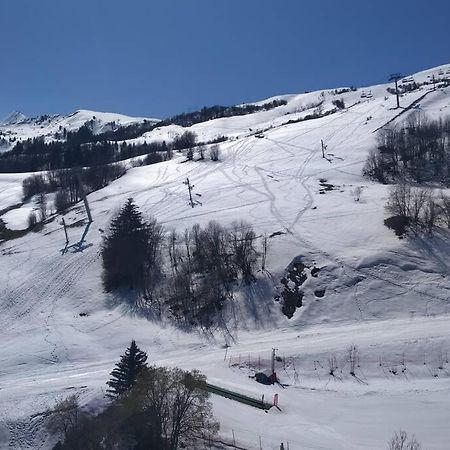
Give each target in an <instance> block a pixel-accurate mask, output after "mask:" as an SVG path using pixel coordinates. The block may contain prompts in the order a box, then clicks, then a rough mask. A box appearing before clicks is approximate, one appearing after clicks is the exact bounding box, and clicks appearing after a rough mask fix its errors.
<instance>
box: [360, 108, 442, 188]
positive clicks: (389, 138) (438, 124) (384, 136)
mask: <svg viewBox="0 0 450 450" xmlns="http://www.w3.org/2000/svg"><path fill="white" fill-rule="evenodd" d="M364 174H365V175H367V176H369V177H371V178H374V179H376V180H378V181H380V182H382V183H389V182H393V181H397V180H403V179H405V180H409V181H412V182H416V183H425V182H438V183H442V184H444V185H446V186H450V118H449V117H447V118H445V119H439V120H429V119H427V117H425V116H424V115H423V114H421V113H413V114H412V115H411V116H409V118H408V120H407V123H406V125H405V126H403V127H396V126H392V127H385V128H382V129H381V130H380V131H379V132H378V134H377V148H376V149H374V150H373V151H372V152H371V153H370V154H369V157H368V159H367V162H366V164H365V167H364Z"/></svg>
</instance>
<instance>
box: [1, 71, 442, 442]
mask: <svg viewBox="0 0 450 450" xmlns="http://www.w3.org/2000/svg"><path fill="white" fill-rule="evenodd" d="M447 70H448V66H443V67H440V68H436V69H433V70H430V71H425V72H422V73H419V74H416V75H414V79H415V80H417V81H420V80H423V81H426V80H427V79H429V78H428V77H429V76H432V74H433V73H434V74H435V75H436V76H439V73H440V72H441V71H443V72H444V74H445V72H446V71H447ZM386 87H387V85H380V86H373V87H369V88H366V89H364V93H365V95H364V96H363V97H362V93H363V90H362V89H358V90H357V91H356V92H352V91H350V92H346V93H343V94H339V95H335V94H333V92H332V91H330V90H328V91H324V94H323V95H322V93H321V92H315V93H309V94H301V95H298V96H289V97H288V98H287V97H286V99H287V100H289V102H288V104H287V105H286V106H282V107H279V108H276V109H274V110H270V111H266V112H260V113H256V114H251V115H248V116H242V117H232V118H226V119H216V120H211V121H208V122H206V123H203V124H196V125H194V126H193V127H191V129H192V130H194V131H195V132H196V133H197V134H198V135H199V137H200V139H202V140H208V139H211V138H214V137H216V136H217V135H221V134H226V135H227V136H229V137H230V138H233V139H231V140H229V141H228V142H226V143H223V144H221V161H220V162H218V163H213V162H211V161H191V162H185V158H184V157H183V156H177V157H176V158H175V159H173V160H172V161H168V162H164V163H161V164H156V165H152V166H145V167H140V168H135V169H132V170H130V171H129V172H128V173H127V174H126V175H125V176H124V177H122V178H120V179H118V180H116V181H115V182H113V183H112V184H111V185H109V186H108V187H106V188H104V189H102V190H101V191H98V192H95V193H93V194H91V195H90V196H89V202H90V204H91V208H92V211H93V216H94V223H93V224H92V226H91V227H90V229H89V230H88V233H87V235H86V239H85V242H83V243H82V245H81V246H79V247H71V248H70V251H69V252H67V253H65V254H62V252H61V249H62V248H63V247H64V234H63V231H62V229H61V227H60V225H59V223H58V222H59V218H56V219H55V220H54V221H53V222H52V223H50V224H48V225H47V226H46V227H45V228H44V230H42V231H41V232H38V233H29V234H27V235H26V236H24V237H23V238H20V239H17V240H14V241H9V242H6V243H4V244H3V245H0V265H1V268H2V270H1V271H0V298H1V300H2V302H1V305H0V308H1V314H0V334H1V340H2V353H1V355H2V356H1V358H2V370H1V373H0V388H1V389H0V448H8V445H9V446H10V447H9V448H20V449H35V448H42V449H45V448H48V446H49V443H50V441H49V440H48V437H46V435H45V433H43V432H42V431H40V430H41V428H40V427H41V425H42V421H43V417H42V416H41V415H40V413H42V411H44V410H45V408H46V407H47V406H48V405H50V404H52V402H53V401H54V400H55V399H56V398H60V397H61V396H66V395H69V394H71V393H73V392H77V393H79V394H80V396H81V400H82V401H83V402H85V403H89V402H93V401H98V399H101V396H102V389H103V388H104V386H105V382H106V380H107V379H108V374H109V372H110V371H111V369H112V366H113V364H114V362H115V361H116V360H117V358H118V356H119V355H120V354H121V353H122V352H123V349H124V348H125V347H126V345H127V344H128V343H129V341H130V339H131V338H134V339H136V340H137V342H138V344H139V345H140V346H141V347H142V348H143V349H145V350H147V351H148V353H149V360H150V361H152V362H154V363H155V364H165V365H174V366H175V365H177V366H180V367H182V368H194V367H195V368H198V369H200V370H202V371H203V372H204V373H205V374H206V375H207V376H208V378H209V379H210V380H211V381H212V382H214V383H216V384H218V385H222V386H224V387H229V388H234V389H237V390H239V391H240V392H243V393H250V394H252V395H255V396H256V397H259V396H261V395H263V394H264V395H265V397H266V399H269V398H271V396H272V395H273V394H274V393H278V394H279V395H280V407H281V409H282V411H281V412H278V411H275V410H271V411H270V412H269V413H268V414H265V413H264V412H261V411H259V410H254V409H252V408H250V407H247V406H244V405H240V404H236V403H234V402H232V401H230V400H226V399H222V398H217V397H213V399H212V400H213V402H214V410H215V414H216V415H217V417H218V419H219V420H220V421H221V426H222V431H221V433H222V436H223V438H224V439H228V440H230V439H231V438H232V430H233V431H234V434H235V437H236V440H237V441H238V442H239V444H240V445H242V446H243V447H245V448H249V449H259V438H260V437H261V442H262V448H264V449H279V445H280V442H282V441H284V443H285V444H286V442H287V441H289V444H290V448H291V449H342V450H344V449H346V450H348V449H350V450H353V449H354V450H357V449H370V450H372V449H373V450H375V449H382V448H386V442H387V440H388V439H389V437H390V436H391V435H392V433H393V431H395V430H398V429H400V428H402V429H406V430H407V431H410V432H414V433H415V434H416V435H417V437H418V439H419V440H420V441H422V442H423V444H424V448H427V449H432V450H438V449H439V450H444V449H447V448H448V442H449V440H450V429H449V427H448V423H449V421H450V408H449V406H450V405H449V403H450V401H449V398H450V377H449V375H450V365H449V363H448V361H447V359H448V358H447V357H448V353H449V352H450V302H449V298H450V296H449V290H450V282H449V279H448V277H449V274H450V271H449V268H450V256H449V255H450V252H449V250H450V248H449V247H450V246H449V237H450V236H449V234H448V233H446V232H445V231H443V232H442V233H440V234H438V235H437V236H436V237H434V238H432V239H431V238H424V237H421V238H417V239H416V240H411V241H409V240H398V239H397V238H396V237H395V235H394V234H393V233H392V232H391V231H389V230H388V229H387V228H385V227H384V225H383V219H384V217H385V212H384V204H385V201H386V197H387V187H386V186H382V185H378V184H376V183H372V182H370V181H368V180H366V179H363V178H362V176H361V169H362V166H363V164H364V162H365V159H366V156H367V153H368V151H369V150H370V149H371V148H372V147H373V146H374V144H375V134H374V131H375V130H376V129H378V128H379V127H380V126H382V125H384V124H385V123H387V122H389V121H390V120H394V121H397V122H401V121H403V120H404V119H406V117H407V113H405V114H402V115H400V116H399V117H397V115H398V114H399V111H398V110H395V109H393V107H394V106H395V98H394V97H393V96H392V95H390V94H388V93H387V92H386ZM429 89H430V86H424V87H423V88H422V89H421V90H419V91H416V92H412V93H409V94H405V95H404V96H402V98H401V103H402V106H404V107H407V106H409V105H411V104H413V103H414V102H416V101H417V100H418V99H420V98H421V97H422V96H424V94H426V96H425V97H424V98H423V99H422V100H420V101H419V103H418V104H417V103H416V104H415V106H416V107H417V108H420V109H421V110H422V111H424V112H425V113H426V114H427V115H430V116H432V117H438V116H441V115H444V114H447V111H448V110H449V109H448V108H449V105H450V88H444V89H437V90H436V91H431V90H429ZM368 94H370V95H368ZM336 98H342V99H343V100H344V101H345V105H346V108H345V109H343V110H337V111H335V112H333V113H332V114H329V115H327V116H325V117H323V118H319V119H314V120H306V121H299V122H297V123H290V124H287V122H288V121H289V120H291V119H300V118H301V117H304V116H305V115H307V114H308V113H310V112H311V111H310V110H308V109H305V108H307V107H308V105H311V104H312V103H315V102H317V101H319V100H320V101H322V100H323V111H327V110H330V111H331V110H332V109H333V103H332V101H333V100H334V99H336ZM250 129H251V130H250ZM184 130H185V129H182V128H181V127H174V126H171V127H161V128H160V129H156V130H154V131H152V132H151V133H148V134H147V135H146V136H144V137H143V138H139V139H147V140H154V139H155V140H156V139H168V140H170V139H173V137H174V136H175V135H176V134H177V133H181V132H182V131H184ZM257 130H265V131H264V138H256V137H255V136H254V134H255V132H256V131H257ZM321 140H323V142H324V143H325V144H326V145H327V150H326V153H327V155H326V156H327V159H324V158H322V152H321V144H320V141H321ZM186 177H189V179H190V180H191V182H192V183H193V184H194V185H195V189H194V193H195V194H199V195H200V196H197V198H199V199H200V201H201V205H199V206H196V207H195V208H193V209H192V208H190V207H189V205H188V197H187V192H186V187H185V186H184V185H183V181H184V180H185V179H186ZM22 179H23V176H22V175H17V176H16V175H0V186H1V189H0V209H2V208H5V207H7V206H9V205H11V204H13V203H16V202H18V201H20V182H21V180H22ZM324 179H326V180H327V181H326V182H327V183H329V184H332V185H333V186H334V187H335V188H334V189H332V190H329V191H325V193H321V192H323V188H322V186H323V183H324V181H323V180H324ZM356 186H362V187H363V190H362V198H361V201H360V202H358V203H356V202H355V201H354V200H353V197H352V193H351V191H352V189H354V188H355V187H356ZM130 196H131V197H133V198H134V199H135V200H136V202H137V204H138V205H139V206H140V207H141V209H142V210H143V211H144V212H145V213H147V214H149V215H153V216H155V217H156V218H157V219H158V221H160V222H162V223H163V224H164V226H165V227H167V228H176V229H178V230H183V229H184V228H185V227H187V226H190V225H192V224H194V223H200V224H206V223H207V222H208V221H209V220H212V219H214V220H218V221H220V222H222V223H224V224H228V223H231V222H232V221H234V220H240V219H244V220H246V221H248V222H250V223H251V224H252V225H253V226H254V228H255V230H256V231H257V233H258V235H263V234H267V235H271V234H274V233H275V235H274V237H272V238H271V239H270V240H269V253H268V263H267V269H268V273H262V272H261V273H259V275H258V281H257V282H256V283H255V284H254V285H252V286H251V287H243V288H242V289H241V291H240V292H239V294H238V295H237V301H236V304H235V305H234V307H233V308H232V309H230V310H229V311H228V313H229V323H228V326H229V332H230V334H228V333H225V332H223V331H220V330H217V331H216V332H214V333H212V335H209V336H204V335H202V334H200V333H198V332H195V331H192V332H190V333H187V332H185V331H182V330H179V329H176V328H174V327H173V326H172V325H170V324H168V323H160V322H158V321H154V320H151V319H150V320H148V319H147V318H144V317H140V316H139V314H138V313H136V312H135V311H132V310H131V309H129V308H127V307H125V306H124V305H123V304H119V303H118V302H117V299H116V298H114V296H107V295H105V294H104V293H103V292H102V289H101V279H100V274H101V264H100V258H99V249H100V244H101V240H102V232H101V230H103V229H105V227H106V225H107V223H108V221H109V220H110V219H111V217H112V216H113V215H114V213H115V212H116V211H117V210H118V208H120V206H121V205H122V204H123V203H124V202H125V200H126V199H127V198H128V197H130ZM12 212H13V211H10V212H9V213H7V214H11V213H12ZM83 217H84V213H83V209H82V207H81V205H77V206H76V207H74V208H73V209H72V210H71V211H70V212H69V213H67V215H66V221H67V223H69V224H74V223H76V222H77V221H79V220H80V219H81V218H83ZM83 231H84V227H79V226H78V227H72V228H70V229H69V234H70V242H71V243H72V244H73V243H76V242H77V241H78V240H79V239H80V238H81V236H82V234H83ZM297 257H301V258H302V261H303V262H305V263H306V264H307V265H309V266H310V267H312V266H314V265H315V266H316V267H318V268H320V269H321V270H320V272H319V273H318V276H317V277H312V276H309V277H308V281H307V282H306V283H305V285H304V288H305V299H304V300H305V302H304V307H302V308H301V309H299V310H298V311H297V312H296V313H295V315H294V317H293V318H292V319H291V320H289V319H287V318H286V317H284V316H283V315H282V314H281V313H280V310H279V305H278V304H277V303H276V302H274V301H273V296H274V293H275V292H274V290H275V287H276V284H277V280H279V279H280V277H281V276H282V275H283V274H284V272H285V269H286V268H287V267H288V266H289V264H290V263H291V262H292V260H293V259H294V258H297ZM318 289H319V290H325V293H324V296H323V297H317V296H316V295H315V294H314V292H315V291H317V290H318ZM80 313H85V314H86V315H83V316H80ZM225 344H227V345H230V348H229V349H228V351H227V353H225V350H224V345H225ZM351 345H356V346H357V347H358V351H359V354H360V365H359V367H358V368H357V369H356V377H353V376H351V375H350V373H349V366H348V363H347V362H346V358H347V350H348V348H349V346H351ZM272 348H277V352H278V354H279V355H280V356H284V357H285V362H282V363H278V365H277V371H278V374H279V376H280V378H281V380H282V382H283V383H286V384H288V385H289V386H287V387H286V388H285V389H283V388H281V387H278V386H276V387H265V386H262V385H259V384H257V383H255V382H254V381H253V380H251V379H250V378H249V377H248V375H249V374H252V373H253V372H252V371H253V370H254V369H258V368H259V367H261V368H262V369H264V368H266V367H267V364H268V358H269V355H270V351H271V349H272ZM333 356H334V357H336V360H337V364H338V370H337V376H336V377H332V376H330V375H329V367H328V361H329V359H330V358H332V357H333ZM441 365H442V369H441V368H440V366H441ZM403 369H404V370H403ZM394 372H396V374H394ZM30 417H31V419H30Z"/></svg>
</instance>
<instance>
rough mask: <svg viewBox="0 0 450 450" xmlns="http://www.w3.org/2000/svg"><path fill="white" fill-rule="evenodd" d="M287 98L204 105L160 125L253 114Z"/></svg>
mask: <svg viewBox="0 0 450 450" xmlns="http://www.w3.org/2000/svg"><path fill="white" fill-rule="evenodd" d="M286 104H287V101H286V100H273V101H271V102H267V103H264V104H263V105H254V104H245V105H235V106H221V105H215V106H210V107H204V108H202V109H201V110H199V111H194V112H191V113H183V114H179V115H176V116H173V117H171V118H169V119H166V120H164V121H162V122H159V123H158V126H165V125H171V124H175V125H180V126H182V127H190V126H192V125H194V124H196V123H200V122H206V121H207V120H212V119H219V118H221V117H232V116H244V115H246V114H253V113H255V112H259V111H268V110H270V109H273V108H277V107H278V106H282V105H286Z"/></svg>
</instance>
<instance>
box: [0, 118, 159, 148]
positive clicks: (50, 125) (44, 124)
mask: <svg viewBox="0 0 450 450" xmlns="http://www.w3.org/2000/svg"><path fill="white" fill-rule="evenodd" d="M91 120H93V131H94V133H95V134H98V133H102V132H106V131H111V130H114V129H117V128H118V127H120V126H127V125H131V124H135V123H141V122H144V121H147V122H152V123H156V122H158V121H159V120H158V119H151V118H144V117H130V116H125V115H123V114H116V113H104V112H97V111H89V110H78V111H75V112H74V113H72V114H70V115H68V116H61V115H52V116H39V117H34V118H28V117H26V116H25V115H24V114H22V113H20V112H14V113H12V114H10V115H9V116H8V117H7V118H5V119H4V120H3V121H2V122H0V137H2V136H3V137H4V138H5V139H7V140H11V145H10V146H9V147H1V148H0V151H6V150H9V149H11V147H12V146H13V145H14V144H15V142H16V141H23V140H26V139H29V138H35V137H40V136H43V137H45V139H47V140H53V139H55V133H58V132H61V130H63V129H64V128H65V129H66V130H67V131H76V130H78V129H79V128H80V127H81V126H82V125H84V124H85V123H86V122H88V121H91Z"/></svg>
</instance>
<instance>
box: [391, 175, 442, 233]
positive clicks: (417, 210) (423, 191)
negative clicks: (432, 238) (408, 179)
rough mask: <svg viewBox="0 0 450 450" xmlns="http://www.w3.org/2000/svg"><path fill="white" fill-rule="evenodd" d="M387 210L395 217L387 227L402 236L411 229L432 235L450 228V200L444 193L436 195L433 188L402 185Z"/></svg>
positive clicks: (396, 190) (394, 188)
mask: <svg viewBox="0 0 450 450" xmlns="http://www.w3.org/2000/svg"><path fill="white" fill-rule="evenodd" d="M386 209H387V211H388V212H389V213H390V214H391V217H389V218H388V219H386V220H385V224H386V226H388V227H389V228H393V229H394V230H395V231H396V233H397V234H398V235H399V236H401V235H403V234H404V233H405V231H406V230H407V229H408V228H413V229H414V230H419V229H424V230H426V231H428V232H429V233H433V231H434V229H435V228H436V227H437V226H445V227H447V228H450V197H449V196H447V195H445V194H444V193H442V192H441V193H440V195H436V194H435V193H434V192H433V190H432V189H428V188H421V187H412V186H411V185H409V184H407V183H404V182H403V183H399V184H398V185H396V186H393V187H392V188H391V190H390V193H389V199H388V202H387V205H386Z"/></svg>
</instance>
